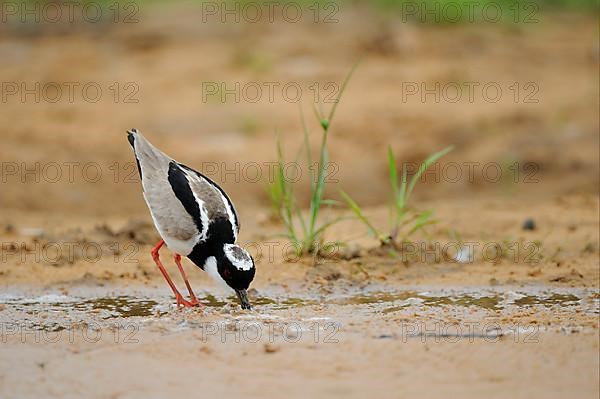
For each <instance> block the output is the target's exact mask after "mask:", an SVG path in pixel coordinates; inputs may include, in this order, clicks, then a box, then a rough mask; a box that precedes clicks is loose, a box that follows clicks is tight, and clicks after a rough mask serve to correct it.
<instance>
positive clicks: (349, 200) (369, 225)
mask: <svg viewBox="0 0 600 399" xmlns="http://www.w3.org/2000/svg"><path fill="white" fill-rule="evenodd" d="M340 194H341V195H342V198H344V201H346V203H347V204H348V206H349V207H350V209H351V210H352V212H354V214H355V215H356V217H357V218H358V219H359V220H360V221H361V222H363V223H364V224H365V226H367V229H368V230H369V232H370V233H371V234H373V235H374V236H375V237H377V238H378V239H381V237H382V234H381V233H380V232H379V230H377V228H376V227H375V226H373V224H372V223H371V221H370V220H369V219H368V218H367V217H366V216H365V214H364V213H363V211H362V209H361V208H360V206H359V205H358V204H357V203H356V201H354V200H353V199H352V197H350V196H349V195H348V194H347V193H346V192H344V191H340Z"/></svg>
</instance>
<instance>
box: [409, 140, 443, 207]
mask: <svg viewBox="0 0 600 399" xmlns="http://www.w3.org/2000/svg"><path fill="white" fill-rule="evenodd" d="M453 149H454V146H449V147H446V148H444V149H443V150H441V151H438V152H436V153H434V154H432V155H430V156H429V157H428V158H427V159H426V160H425V162H423V163H422V164H421V166H419V169H418V170H417V173H415V174H414V175H413V177H412V178H411V179H410V184H409V185H408V189H407V192H406V196H405V198H404V201H405V203H406V202H408V199H409V198H410V195H411V194H412V192H413V190H414V188H415V185H416V184H417V182H418V181H419V179H420V178H421V175H422V174H423V172H425V171H426V170H427V169H428V168H429V167H430V166H431V165H432V164H434V163H435V162H436V161H437V160H438V159H440V158H441V157H443V156H444V155H446V154H447V153H449V152H450V151H452V150H453Z"/></svg>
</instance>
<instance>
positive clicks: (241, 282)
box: [127, 128, 256, 310]
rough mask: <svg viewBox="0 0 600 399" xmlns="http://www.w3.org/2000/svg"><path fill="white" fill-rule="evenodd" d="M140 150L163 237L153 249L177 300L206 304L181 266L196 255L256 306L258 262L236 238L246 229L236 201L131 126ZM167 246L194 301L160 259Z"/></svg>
mask: <svg viewBox="0 0 600 399" xmlns="http://www.w3.org/2000/svg"><path fill="white" fill-rule="evenodd" d="M127 139H128V141H129V144H131V147H133V152H134V155H135V159H136V163H137V168H138V171H139V174H140V180H141V183H142V191H143V196H144V199H145V201H146V204H147V205H148V209H149V210H150V215H151V216H152V220H153V222H154V225H155V227H156V229H157V230H158V233H159V235H160V237H161V240H160V241H159V242H158V243H157V244H156V245H155V246H154V248H153V249H152V251H151V252H150V253H151V255H152V259H153V260H154V262H155V263H156V266H158V269H159V270H160V272H161V273H162V275H163V276H164V278H165V280H166V281H167V284H168V285H169V287H171V290H172V291H173V294H174V295H175V299H176V301H177V307H178V308H179V307H180V306H183V307H194V306H201V307H202V306H204V305H203V304H201V303H200V302H199V301H198V298H197V297H196V295H195V294H194V291H193V289H192V287H191V285H190V283H189V281H188V278H187V274H186V272H185V270H184V269H183V266H182V265H181V257H182V256H185V257H187V258H188V259H190V260H191V261H192V262H193V263H194V264H195V265H196V266H198V267H199V268H200V269H202V270H204V271H205V272H207V273H208V274H209V275H210V276H211V277H212V278H213V279H214V280H216V281H217V282H219V283H223V284H224V285H225V286H227V287H229V288H231V289H233V291H234V292H235V293H236V294H237V297H238V299H239V301H240V304H241V307H242V309H248V310H249V309H251V308H252V307H251V305H250V301H249V300H248V292H247V290H248V287H249V286H250V283H251V282H252V280H253V279H254V275H255V273H256V267H255V264H254V259H253V258H252V256H251V255H250V254H249V253H248V251H247V250H246V249H244V248H242V247H240V246H238V245H236V240H237V237H238V233H239V230H240V222H239V217H238V214H237V212H236V210H235V207H234V206H233V203H232V202H231V200H230V199H229V197H228V196H227V194H226V193H225V191H224V190H223V189H222V188H221V187H219V185H218V184H217V183H215V182H214V181H212V180H211V179H209V178H208V177H206V176H204V175H203V174H202V173H200V172H197V171H195V170H194V169H192V168H190V167H188V166H185V165H184V164H182V163H179V162H177V161H175V160H174V159H173V158H171V157H169V156H168V155H166V154H165V153H163V152H162V151H160V150H159V149H157V148H156V147H154V146H153V145H152V144H151V143H150V142H149V141H148V140H147V139H146V138H145V137H144V136H143V135H142V134H141V133H140V131H138V130H137V129H135V128H134V129H130V130H128V131H127ZM164 245H166V247H167V248H169V250H171V251H172V252H173V259H174V261H175V264H177V267H178V269H179V272H180V273H181V276H182V277H183V281H184V282H185V285H186V288H187V291H188V293H189V297H190V300H189V301H188V300H186V299H185V298H184V297H183V295H181V293H180V292H179V291H178V290H177V287H176V286H175V284H174V283H173V281H172V280H171V278H170V276H169V274H168V272H167V270H166V269H165V267H164V265H163V264H162V262H161V260H160V255H159V251H160V249H161V248H162V247H163V246H164Z"/></svg>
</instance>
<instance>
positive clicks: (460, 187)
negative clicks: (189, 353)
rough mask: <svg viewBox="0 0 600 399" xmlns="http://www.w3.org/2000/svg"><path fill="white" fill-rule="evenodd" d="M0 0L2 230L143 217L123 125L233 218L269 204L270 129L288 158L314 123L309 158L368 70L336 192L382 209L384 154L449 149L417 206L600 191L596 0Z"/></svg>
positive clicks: (343, 146)
mask: <svg viewBox="0 0 600 399" xmlns="http://www.w3.org/2000/svg"><path fill="white" fill-rule="evenodd" d="M0 4H1V10H2V14H1V18H2V19H1V23H0V76H1V82H2V93H1V94H2V101H1V103H0V121H1V123H0V137H1V145H0V159H1V160H2V182H1V184H0V208H1V209H2V214H3V215H4V216H3V217H4V219H7V218H9V219H10V218H14V217H15V215H20V217H23V218H25V219H27V218H38V219H39V218H40V216H42V215H43V216H44V218H49V219H53V218H54V219H61V220H71V218H74V217H77V216H81V217H86V216H87V217H94V218H95V217H98V216H100V217H106V218H108V217H112V216H115V217H120V216H125V215H130V214H143V215H146V208H145V206H144V205H143V203H142V201H143V200H142V197H141V195H140V187H139V183H138V177H137V171H136V170H135V167H134V164H133V156H132V153H131V150H130V148H129V145H128V143H127V141H126V136H125V130H126V129H129V128H132V127H136V128H138V129H140V130H141V131H142V132H143V133H144V134H145V135H146V136H147V137H148V138H149V139H150V140H151V141H152V142H153V143H155V144H156V145H157V146H158V147H160V148H162V149H163V150H164V151H165V152H166V153H168V154H169V155H171V156H173V157H174V158H176V159H177V160H179V161H180V162H183V163H186V164H188V165H190V166H192V167H195V168H197V169H199V170H202V171H204V173H206V174H207V175H208V176H209V177H211V178H213V179H214V180H216V181H218V182H220V183H221V184H222V185H223V186H224V188H225V189H226V190H227V191H228V192H230V193H231V195H232V197H233V198H234V201H235V203H236V205H237V206H238V207H239V208H240V209H241V210H242V212H244V209H250V208H253V207H263V206H265V207H267V206H268V196H267V194H266V190H265V186H266V185H267V182H268V180H269V171H270V170H271V169H270V168H271V167H269V162H273V161H275V160H276V144H275V143H276V140H275V137H276V134H280V135H281V139H282V142H283V143H284V151H285V153H286V156H288V159H293V158H294V157H295V154H296V153H297V151H298V149H299V146H300V144H301V143H302V140H303V137H302V118H301V115H302V114H303V115H304V117H305V119H306V123H307V127H308V130H309V132H310V133H311V143H312V144H313V145H314V146H315V148H316V146H317V145H318V141H319V140H320V130H319V123H318V120H317V118H315V116H314V112H313V108H314V107H315V105H316V108H317V109H322V110H323V111H324V112H327V111H328V110H329V109H330V108H331V106H332V105H333V104H332V100H333V99H334V98H335V97H336V95H337V94H338V92H339V89H340V86H341V83H342V81H343V79H344V77H345V76H346V75H347V74H348V72H349V70H350V69H351V68H352V66H353V65H354V64H355V63H356V62H357V61H359V60H360V64H359V65H358V67H357V69H356V71H355V73H354V76H353V77H352V79H351V81H350V83H349V85H348V87H347V90H346V92H345V93H344V96H343V98H342V101H341V103H340V104H339V108H338V109H337V111H336V112H337V113H336V116H335V120H334V121H333V123H332V129H331V135H330V142H329V145H330V161H331V162H332V164H334V166H332V174H331V179H330V182H331V183H332V185H331V186H330V188H329V190H330V191H329V196H331V197H337V192H338V189H339V188H343V189H344V190H346V191H348V192H350V193H352V194H353V196H354V197H355V199H356V200H357V201H359V202H360V203H361V204H362V205H371V206H376V205H380V204H384V203H387V201H388V197H389V187H388V181H387V178H388V177H387V167H386V151H387V147H388V146H391V147H392V148H393V150H394V151H395V153H396V155H397V159H398V162H401V163H417V162H421V161H422V160H423V159H424V158H425V157H426V156H427V155H428V154H430V153H432V152H434V151H438V150H440V149H442V148H444V147H446V146H448V145H451V144H453V145H455V146H456V149H455V150H454V151H453V152H452V153H451V154H449V155H448V156H447V157H445V158H444V162H442V166H440V167H443V165H444V164H448V163H452V162H454V163H456V165H458V166H459V167H458V169H459V173H461V176H459V177H457V178H455V176H456V173H457V172H455V171H450V170H447V175H444V173H445V172H444V170H443V169H440V172H439V173H437V175H432V176H430V178H429V180H428V181H425V182H424V184H426V186H427V187H426V188H424V189H422V190H419V192H418V193H416V195H417V197H421V198H423V199H427V200H433V201H446V200H460V199H463V198H464V199H469V198H473V197H474V196H475V197H476V198H479V197H480V196H481V197H484V196H490V197H498V196H506V197H513V198H522V199H523V201H527V202H528V203H531V202H536V201H540V200H543V199H546V198H549V197H556V196H560V195H563V194H573V193H592V194H593V193H597V192H598V179H599V165H598V148H599V135H598V128H599V127H598V109H599V103H598V98H599V97H598V96H599V94H598V87H599V85H598V72H599V71H598V63H599V50H598V45H599V44H598V8H597V3H596V2H594V1H591V0H579V1H570V0H564V1H550V0H548V1H516V2H515V1H507V0H494V1H487V0H486V1H483V0H481V1H474V2H467V1H445V0H444V1H441V0H440V1H436V2H433V1H402V0H382V1H373V2H367V1H336V2H333V1H329V2H326V1H319V2H311V1H308V0H307V1H300V2H297V1H296V2H272V3H269V2H256V1H255V2H250V1H248V2H244V1H242V2H231V1H224V2H223V1H217V2H209V1H205V2H201V1H197V2H193V1H168V2H167V1H137V2H127V1H78V2H61V1H47V2H45V1H39V2H32V1H3V2H1V3H0ZM248 165H250V166H248ZM256 165H258V168H257V167H256ZM469 165H471V166H469ZM486 165H491V166H490V167H488V168H487V169H486ZM498 169H499V170H500V171H501V172H502V173H501V175H500V176H499V177H498V176H497V175H498ZM302 172H303V177H304V178H305V177H306V176H307V171H306V170H304V171H302ZM436 176H437V178H436ZM444 176H446V178H444ZM436 180H437V181H436ZM300 194H301V195H302V194H303V192H302V189H300ZM304 195H306V191H305V192H304Z"/></svg>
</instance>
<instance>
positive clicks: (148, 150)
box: [127, 128, 171, 176]
mask: <svg viewBox="0 0 600 399" xmlns="http://www.w3.org/2000/svg"><path fill="white" fill-rule="evenodd" d="M127 140H128V141H129V144H131V147H132V148H133V152H134V154H135V158H136V161H137V164H138V169H139V172H140V176H142V175H144V174H147V175H153V174H155V173H158V172H161V171H162V172H164V171H168V170H169V162H170V161H171V158H169V157H168V156H167V155H166V154H164V153H163V152H162V151H160V150H159V149H158V148H156V147H154V146H153V145H152V144H151V143H150V142H149V141H148V140H146V138H145V137H144V136H142V134H141V133H140V132H139V130H137V129H135V128H134V129H131V130H128V131H127Z"/></svg>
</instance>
